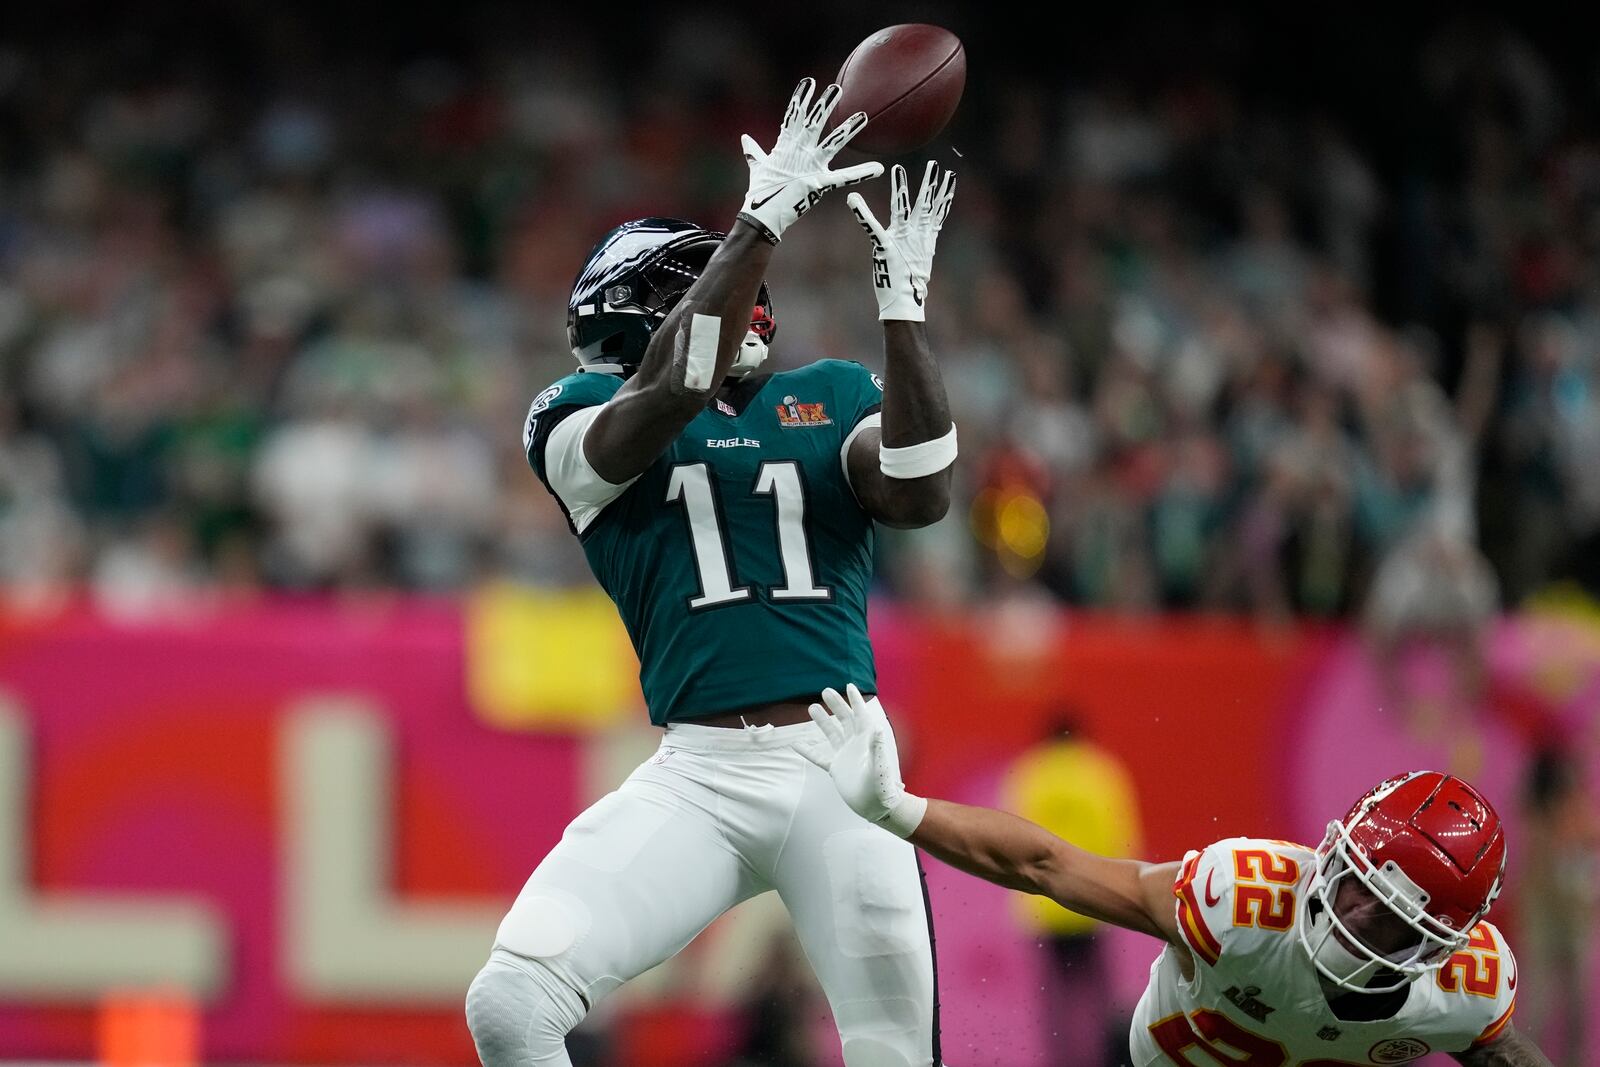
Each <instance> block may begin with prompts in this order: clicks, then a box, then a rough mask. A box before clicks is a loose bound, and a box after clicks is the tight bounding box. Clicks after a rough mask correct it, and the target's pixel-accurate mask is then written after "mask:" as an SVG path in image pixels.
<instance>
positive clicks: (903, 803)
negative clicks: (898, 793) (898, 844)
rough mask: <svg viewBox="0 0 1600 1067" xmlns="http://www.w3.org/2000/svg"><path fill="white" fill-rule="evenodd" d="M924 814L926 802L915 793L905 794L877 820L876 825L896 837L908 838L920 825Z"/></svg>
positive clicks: (925, 812) (926, 807) (926, 806)
mask: <svg viewBox="0 0 1600 1067" xmlns="http://www.w3.org/2000/svg"><path fill="white" fill-rule="evenodd" d="M926 814H928V802H927V801H926V800H924V799H923V798H921V797H919V796H917V795H916V794H915V793H907V794H906V795H905V796H903V797H901V798H900V803H898V804H896V805H895V806H894V809H893V810H892V811H890V812H889V814H887V815H885V816H884V817H883V818H882V819H879V820H878V825H879V826H881V827H883V828H884V829H885V830H888V831H889V832H890V833H891V834H894V835H895V836H896V837H910V836H911V835H912V834H914V833H916V830H917V827H919V826H921V825H922V817H923V816H924V815H926Z"/></svg>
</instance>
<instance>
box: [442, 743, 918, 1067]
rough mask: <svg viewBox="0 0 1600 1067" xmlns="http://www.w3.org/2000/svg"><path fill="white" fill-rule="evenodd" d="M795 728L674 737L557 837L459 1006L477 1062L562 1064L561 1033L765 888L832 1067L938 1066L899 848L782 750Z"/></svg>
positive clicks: (788, 748)
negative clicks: (825, 1033) (813, 1001)
mask: <svg viewBox="0 0 1600 1067" xmlns="http://www.w3.org/2000/svg"><path fill="white" fill-rule="evenodd" d="M821 740H822V736H821V731H820V730H818V729H817V727H816V726H815V725H814V724H813V723H803V724H800V725H796V726H777V727H774V726H762V727H753V728H746V729H743V730H729V729H722V728H718V727H711V726H694V725H689V724H674V725H671V726H668V727H667V731H666V736H665V738H664V739H663V740H662V743H661V748H660V750H659V751H658V752H657V753H656V754H655V755H654V756H652V757H651V758H650V759H649V760H648V761H646V762H645V763H644V764H642V765H640V767H639V768H638V769H637V770H636V771H634V772H633V774H632V775H630V776H629V777H628V780H627V781H626V782H624V783H623V784H622V786H621V787H620V788H619V789H617V791H616V792H614V793H611V794H608V795H607V796H605V797H603V798H601V799H600V800H599V801H598V802H597V803H596V804H595V805H594V806H593V807H591V808H589V809H588V810H587V811H585V812H584V813H583V814H581V815H579V816H578V817H577V818H576V819H575V820H573V822H572V824H571V825H570V826H568V827H567V831H566V834H565V835H564V836H563V837H562V839H561V842H560V843H559V844H558V845H556V847H555V848H554V849H552V850H551V851H550V854H549V855H547V856H546V857H545V858H544V862H542V863H540V864H539V867H538V869H537V870H535V871H534V872H533V875H532V876H531V877H530V878H529V879H528V882H527V884H526V885H525V886H523V889H522V892H521V894H520V895H519V896H518V897H517V900H516V903H515V904H513V905H512V906H511V911H510V912H509V913H508V914H507V915H506V917H505V919H504V921H503V922H501V924H500V930H499V933H498V934H497V935H496V938H495V946H494V951H493V952H492V953H491V955H490V958H489V962H488V963H487V964H486V965H485V966H484V968H483V970H482V971H480V972H479V973H478V976H477V978H476V979H474V981H473V983H472V987H471V989H470V990H469V991H468V993H467V1021H468V1024H469V1026H471V1028H472V1035H473V1039H474V1041H475V1042H476V1043H477V1048H478V1055H479V1057H480V1058H481V1059H482V1060H483V1062H484V1064H485V1065H486V1067H569V1064H570V1061H569V1060H568V1059H567V1054H566V1049H565V1038H566V1034H567V1032H568V1031H569V1030H571V1029H572V1028H573V1027H574V1026H576V1025H577V1024H578V1022H579V1021H580V1020H581V1019H582V1018H583V1016H584V1015H585V1014H586V1013H587V1012H588V1011H589V1009H590V1008H592V1007H593V1006H594V1005H595V1004H596V1003H598V1002H599V1001H600V1000H601V998H603V997H605V996H606V995H607V994H609V993H610V992H611V991H612V990H614V989H616V988H617V987H618V986H620V985H622V983H624V982H626V981H628V980H629V979H631V978H633V977H635V976H637V975H639V974H641V973H643V972H644V971H647V970H649V969H650V968H651V967H654V966H655V965H656V964H658V963H660V962H661V961H662V960H665V959H667V958H668V957H670V956H672V955H674V954H675V953H676V952H678V950H680V949H681V948H683V947H684V946H685V945H687V944H688V943H689V942H690V941H691V940H692V939H693V938H694V937H695V935H696V934H698V933H699V932H700V931H701V930H703V929H705V927H706V926H707V925H709V924H710V923H711V921H712V920H713V919H715V918H716V917H717V916H719V915H721V914H722V913H723V912H725V911H727V910H728V909H729V908H731V907H733V906H734V905H735V904H738V903H739V902H740V901H743V900H746V899H748V898H750V897H752V896H755V895H756V894H758V893H761V892H764V891H766V890H769V889H774V890H777V892H778V894H779V896H781V897H782V898H783V903H784V905H785V906H786V907H787V908H788V909H789V914H790V915H791V916H792V917H793V920H794V924H795V931H796V933H797V934H798V935H799V938H800V942H801V945H802V946H803V947H804V949H805V953H806V956H807V958H808V959H809V960H810V962H811V966H812V969H813V970H814V971H815V972H816V975H817V978H818V980H819V981H820V983H821V985H822V989H823V991H824V993H826V994H827V997H828V1003H829V1005H830V1006H831V1007H832V1010H833V1017H834V1021H835V1023H836V1024H837V1026H838V1028H839V1037H840V1041H841V1043H842V1046H843V1052H844V1060H845V1063H846V1064H847V1065H848V1067H930V1065H935V1064H938V1063H939V1038H938V1032H937V1025H938V1005H937V1003H936V997H937V988H936V984H935V977H934V961H933V932H932V928H931V925H930V912H929V910H928V906H927V901H926V895H925V890H924V886H923V880H922V874H921V870H920V867H919V865H918V863H917V856H916V850H915V849H914V848H912V846H911V845H910V844H909V843H908V842H906V841H902V840H901V839H900V838H898V837H895V836H894V835H893V834H891V833H889V832H888V831H886V830H883V829H881V828H879V827H876V826H872V825H870V824H869V823H867V822H865V821H863V820H862V819H860V818H859V817H858V816H857V815H856V814H855V813H854V812H852V811H851V810H850V809H849V808H848V807H846V806H845V804H844V801H843V800H841V799H840V797H839V794H838V792H837V791H836V790H835V789H834V787H833V782H832V781H831V780H830V779H829V778H828V775H827V774H826V772H824V771H822V770H821V769H819V768H818V767H817V766H816V765H815V764H813V763H812V762H811V761H810V760H808V759H806V758H805V757H804V756H802V755H801V754H800V749H801V748H803V747H805V746H808V745H815V744H818V743H820V742H821Z"/></svg>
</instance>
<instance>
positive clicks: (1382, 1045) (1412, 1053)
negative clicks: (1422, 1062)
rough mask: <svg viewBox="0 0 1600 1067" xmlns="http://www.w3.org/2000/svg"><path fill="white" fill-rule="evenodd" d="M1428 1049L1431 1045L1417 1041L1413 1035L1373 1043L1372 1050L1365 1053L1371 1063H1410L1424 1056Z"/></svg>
mask: <svg viewBox="0 0 1600 1067" xmlns="http://www.w3.org/2000/svg"><path fill="white" fill-rule="evenodd" d="M1430 1049H1431V1046H1429V1044H1428V1043H1427V1042H1426V1041H1418V1040H1417V1039H1416V1038H1413V1037H1396V1038H1391V1039H1390V1040H1388V1041H1380V1042H1378V1043H1377V1044H1376V1045H1373V1046H1372V1051H1371V1052H1369V1053H1367V1058H1368V1059H1369V1060H1371V1061H1372V1062H1373V1063H1410V1062H1411V1061H1412V1060H1414V1059H1418V1058H1420V1057H1422V1056H1426V1055H1427V1054H1428V1052H1429V1051H1430Z"/></svg>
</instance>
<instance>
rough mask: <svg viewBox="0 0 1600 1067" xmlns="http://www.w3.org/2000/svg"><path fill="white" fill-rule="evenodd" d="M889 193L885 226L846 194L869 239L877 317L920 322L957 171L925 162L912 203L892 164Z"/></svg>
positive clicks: (859, 198)
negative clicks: (876, 296) (920, 181)
mask: <svg viewBox="0 0 1600 1067" xmlns="http://www.w3.org/2000/svg"><path fill="white" fill-rule="evenodd" d="M891 185H892V189H891V192H890V194H889V227H888V229H884V226H883V223H881V222H879V221H878V219H877V217H876V216H874V215H873V214H872V211H871V209H869V208H868V207H867V202H866V200H864V199H863V198H862V196H861V194H860V193H851V194H850V196H849V197H848V199H847V203H849V205H850V210H851V211H853V212H855V216H856V221H857V222H859V223H861V228H862V229H863V230H866V231H867V235H868V236H869V237H871V238H872V284H873V287H874V291H876V292H877V294H878V318H879V319H902V320H909V321H911V322H922V321H923V317H924V309H923V304H925V303H926V302H927V299H928V276H929V275H930V274H931V273H932V272H933V246H934V243H935V242H936V241H938V239H939V229H940V227H942V226H943V225H944V220H945V216H946V215H948V214H950V204H951V202H952V201H953V200H955V196H956V175H955V172H954V171H948V170H947V171H945V172H944V177H943V179H941V178H940V176H939V164H938V163H937V162H935V161H934V160H931V159H930V160H929V161H928V169H927V170H926V171H924V172H923V175H922V189H921V190H920V191H919V192H918V193H917V203H916V206H915V207H913V206H912V204H911V193H910V190H909V189H907V187H906V169H905V168H904V167H902V166H900V165H899V164H898V163H897V164H895V167H894V171H893V176H892V178H891Z"/></svg>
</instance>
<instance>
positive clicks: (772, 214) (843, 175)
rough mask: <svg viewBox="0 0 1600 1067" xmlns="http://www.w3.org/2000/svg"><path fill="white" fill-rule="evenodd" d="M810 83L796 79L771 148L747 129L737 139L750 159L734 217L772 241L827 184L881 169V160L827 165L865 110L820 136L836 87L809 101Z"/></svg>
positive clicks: (859, 179) (851, 134)
mask: <svg viewBox="0 0 1600 1067" xmlns="http://www.w3.org/2000/svg"><path fill="white" fill-rule="evenodd" d="M816 87H817V83H816V82H815V81H813V80H812V79H810V78H805V79H802V80H801V82H800V84H799V86H798V87H796V89H795V91H794V95H793V96H791V97H790V98H789V110H788V111H787V112H785V113H784V116H783V126H782V128H781V129H779V130H778V140H777V141H776V142H775V143H774V144H773V146H772V151H771V152H766V151H764V150H763V149H762V148H761V146H760V145H758V144H756V141H755V138H753V137H751V136H750V135H749V134H745V135H744V136H743V137H741V138H740V139H739V140H740V143H741V144H743V145H744V158H745V162H746V163H748V164H749V165H750V189H749V191H748V192H746V193H745V194H744V207H743V208H742V209H741V210H740V212H739V217H740V218H741V219H744V220H745V221H746V222H749V223H751V224H752V225H754V226H757V227H759V228H760V229H761V230H763V231H764V232H765V233H766V235H767V239H768V240H770V241H771V242H772V243H773V244H777V243H778V240H779V239H780V238H782V237H783V231H784V230H786V229H788V228H789V227H790V226H792V225H793V224H794V221H795V220H796V219H798V218H799V217H800V216H801V215H804V214H805V213H806V212H807V211H809V210H811V208H812V207H813V206H814V205H815V204H816V203H817V201H819V200H821V199H822V194H824V193H826V192H827V191H828V190H829V189H837V188H838V187H839V186H841V185H854V184H855V183H856V182H864V181H866V180H867V179H868V178H876V177H878V176H879V175H880V174H882V173H883V164H882V163H858V164H857V165H855V166H853V167H845V168H844V169H843V170H829V169H828V164H829V163H830V162H832V160H833V157H834V156H835V155H837V154H838V153H839V149H841V148H843V147H844V146H845V145H846V144H848V143H849V141H850V138H852V137H854V136H855V135H856V134H858V133H860V132H861V128H862V127H863V126H865V125H866V124H867V114H866V112H864V111H857V112H856V113H855V114H854V115H851V116H850V117H849V118H847V119H845V120H844V121H843V122H841V123H840V124H839V126H838V128H837V129H835V130H834V131H833V132H832V133H830V134H828V136H827V137H823V136H822V129H823V127H824V126H826V125H827V124H828V116H829V115H830V114H832V113H833V107H834V105H835V104H837V103H838V102H839V87H838V86H837V85H830V86H828V87H827V88H826V89H824V90H823V91H822V96H821V98H820V99H818V100H817V102H816V103H814V104H813V103H812V102H811V94H812V92H813V90H815V89H816Z"/></svg>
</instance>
